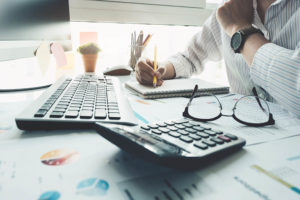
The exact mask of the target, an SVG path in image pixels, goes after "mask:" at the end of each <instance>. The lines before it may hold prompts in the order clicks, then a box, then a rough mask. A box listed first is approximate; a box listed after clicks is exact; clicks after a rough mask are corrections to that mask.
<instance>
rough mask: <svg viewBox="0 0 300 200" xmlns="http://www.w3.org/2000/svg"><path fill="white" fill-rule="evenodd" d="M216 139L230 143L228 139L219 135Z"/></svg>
mask: <svg viewBox="0 0 300 200" xmlns="http://www.w3.org/2000/svg"><path fill="white" fill-rule="evenodd" d="M218 138H219V139H221V140H223V141H225V142H230V141H231V140H230V138H229V137H226V136H224V135H219V136H218Z"/></svg>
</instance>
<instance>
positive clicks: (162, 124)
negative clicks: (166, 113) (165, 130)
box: [156, 122, 167, 127]
mask: <svg viewBox="0 0 300 200" xmlns="http://www.w3.org/2000/svg"><path fill="white" fill-rule="evenodd" d="M156 125H157V126H159V127H166V126H167V124H165V123H163V122H160V123H157V124H156Z"/></svg>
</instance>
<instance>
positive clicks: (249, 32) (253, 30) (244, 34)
mask: <svg viewBox="0 0 300 200" xmlns="http://www.w3.org/2000/svg"><path fill="white" fill-rule="evenodd" d="M238 32H239V33H240V34H241V35H242V41H241V43H240V46H239V48H237V49H236V50H234V52H235V53H241V50H242V48H243V47H244V44H245V42H246V39H247V38H248V37H249V36H250V35H252V34H255V33H259V34H261V35H263V36H264V34H263V32H262V31H261V30H259V29H258V28H255V27H253V26H251V27H248V28H244V29H241V30H239V31H238Z"/></svg>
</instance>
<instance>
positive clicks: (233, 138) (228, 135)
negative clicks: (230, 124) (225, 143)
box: [225, 133, 238, 140]
mask: <svg viewBox="0 0 300 200" xmlns="http://www.w3.org/2000/svg"><path fill="white" fill-rule="evenodd" d="M225 136H226V137H229V138H230V139H232V140H237V139H238V138H237V137H236V136H235V135H232V134H230V133H226V134H225Z"/></svg>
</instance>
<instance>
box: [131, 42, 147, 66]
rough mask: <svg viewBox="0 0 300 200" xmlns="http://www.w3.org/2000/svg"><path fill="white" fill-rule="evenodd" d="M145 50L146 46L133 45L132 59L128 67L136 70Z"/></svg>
mask: <svg viewBox="0 0 300 200" xmlns="http://www.w3.org/2000/svg"><path fill="white" fill-rule="evenodd" d="M144 50H145V46H144V45H131V46H130V59H129V63H128V65H129V66H130V67H131V68H132V69H133V70H135V65H136V64H137V62H138V60H139V59H140V57H141V56H142V54H143V52H144Z"/></svg>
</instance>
